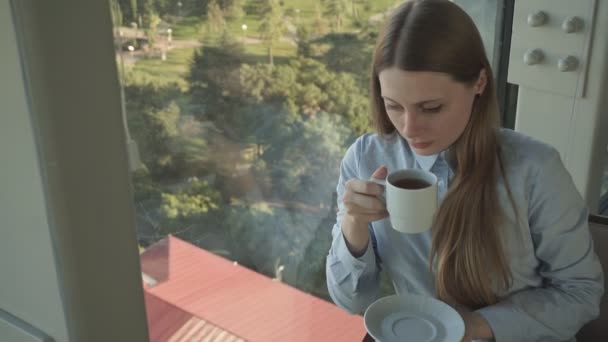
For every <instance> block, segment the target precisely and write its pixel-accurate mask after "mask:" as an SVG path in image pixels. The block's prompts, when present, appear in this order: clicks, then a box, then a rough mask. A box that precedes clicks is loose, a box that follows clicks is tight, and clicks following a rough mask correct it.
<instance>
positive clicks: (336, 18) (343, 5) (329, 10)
mask: <svg viewBox="0 0 608 342" xmlns="http://www.w3.org/2000/svg"><path fill="white" fill-rule="evenodd" d="M324 2H325V10H326V12H325V13H326V14H327V15H328V16H329V17H330V18H331V22H332V28H333V29H334V30H335V31H339V30H341V29H342V26H343V25H344V18H345V16H346V13H347V11H348V7H349V6H348V5H349V3H348V0H324Z"/></svg>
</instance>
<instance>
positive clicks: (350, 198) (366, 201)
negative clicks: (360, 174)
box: [343, 192, 385, 212]
mask: <svg viewBox="0 0 608 342" xmlns="http://www.w3.org/2000/svg"><path fill="white" fill-rule="evenodd" d="M343 202H344V204H345V205H346V206H353V207H354V206H356V207H358V208H359V209H362V210H365V211H376V212H377V211H381V210H385V206H384V204H383V203H382V202H381V201H380V199H379V198H378V197H377V196H369V195H363V194H360V193H352V192H349V193H347V194H345V195H344V199H343Z"/></svg>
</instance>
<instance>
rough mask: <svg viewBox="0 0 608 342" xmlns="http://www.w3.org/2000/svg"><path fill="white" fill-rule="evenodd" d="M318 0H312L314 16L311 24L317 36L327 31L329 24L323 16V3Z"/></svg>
mask: <svg viewBox="0 0 608 342" xmlns="http://www.w3.org/2000/svg"><path fill="white" fill-rule="evenodd" d="M319 1H320V0H314V7H315V16H314V19H313V24H312V26H313V27H314V32H315V34H316V35H317V36H322V35H324V34H326V33H327V32H328V31H329V24H328V22H327V20H326V19H325V17H324V12H323V5H322V4H321V2H319Z"/></svg>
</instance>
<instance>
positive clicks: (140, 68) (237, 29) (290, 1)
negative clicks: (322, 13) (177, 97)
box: [132, 0, 401, 89]
mask: <svg viewBox="0 0 608 342" xmlns="http://www.w3.org/2000/svg"><path fill="white" fill-rule="evenodd" d="M283 2H284V9H285V10H288V9H290V8H291V9H293V10H295V9H299V12H298V15H297V18H298V19H297V20H298V21H299V22H300V23H307V24H312V23H313V21H314V17H315V5H314V2H312V1H306V0H283ZM400 2H401V1H397V0H374V1H372V2H371V4H372V8H371V10H370V11H365V10H364V8H363V7H362V6H359V14H360V17H362V18H369V17H370V16H372V15H374V14H378V13H382V12H384V11H386V10H387V9H388V8H391V7H393V6H395V5H396V4H399V3H400ZM349 10H350V8H349ZM325 19H326V20H328V18H327V17H326V18H325ZM243 24H245V25H247V30H246V31H243V29H242V25H243ZM259 24H260V18H259V17H258V16H257V15H245V16H244V17H243V18H241V19H239V20H235V21H229V22H227V25H228V30H229V32H230V33H231V34H232V35H233V36H234V37H236V38H237V39H243V38H244V37H247V38H253V39H259V38H260V34H259V32H258V28H259ZM205 25H206V19H204V18H201V17H184V18H181V19H180V21H179V22H177V23H175V24H174V25H173V26H172V29H173V37H174V39H175V40H196V41H201V42H202V43H203V45H207V46H215V45H216V44H217V37H218V36H219V33H214V34H209V33H208V32H207V31H208V28H207V27H205ZM354 30H356V27H355V25H354V22H353V20H352V19H351V18H347V20H346V22H345V27H344V28H343V30H342V31H344V32H353V31H354ZM245 48H246V53H247V55H248V56H249V57H250V58H249V62H250V63H267V61H268V55H267V48H266V46H265V45H264V44H261V43H258V44H252V43H249V44H247V45H246V46H245ZM296 49H297V48H296V46H295V45H293V44H291V43H289V42H287V41H281V42H279V43H278V44H277V45H276V46H275V47H274V57H275V63H276V64H281V63H287V62H289V59H290V58H292V57H295V56H296ZM193 52H194V49H193V48H183V49H173V50H171V51H169V53H168V54H167V60H166V61H161V60H160V59H159V58H150V59H142V60H139V61H137V63H136V64H135V67H134V68H133V71H132V76H133V78H134V79H135V80H136V81H154V82H158V83H160V84H165V83H171V82H176V83H178V84H179V85H180V86H181V87H182V89H186V88H187V82H186V80H185V79H184V77H185V75H186V73H187V72H188V67H189V64H190V63H189V61H190V59H191V57H192V54H193Z"/></svg>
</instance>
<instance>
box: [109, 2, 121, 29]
mask: <svg viewBox="0 0 608 342" xmlns="http://www.w3.org/2000/svg"><path fill="white" fill-rule="evenodd" d="M110 11H111V13H112V23H113V25H114V26H118V27H120V26H122V18H123V14H122V9H121V8H120V4H119V2H118V0H110Z"/></svg>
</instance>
